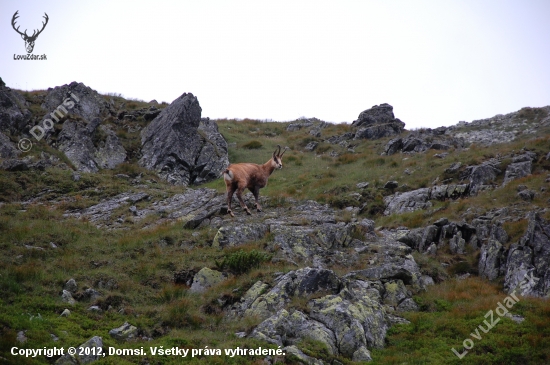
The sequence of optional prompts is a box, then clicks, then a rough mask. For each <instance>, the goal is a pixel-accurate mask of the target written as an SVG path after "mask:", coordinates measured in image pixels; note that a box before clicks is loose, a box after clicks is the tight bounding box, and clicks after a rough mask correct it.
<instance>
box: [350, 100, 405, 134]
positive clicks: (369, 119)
mask: <svg viewBox="0 0 550 365" xmlns="http://www.w3.org/2000/svg"><path fill="white" fill-rule="evenodd" d="M352 126H354V127H357V130H356V132H355V139H378V138H383V137H390V136H394V135H397V134H400V133H401V132H403V130H404V128H405V123H403V122H402V121H400V120H399V119H397V118H395V116H394V115H393V107H392V106H391V105H389V104H380V105H375V106H373V107H372V108H370V109H367V110H365V111H363V112H361V114H359V117H358V118H357V120H355V121H354V122H353V123H352Z"/></svg>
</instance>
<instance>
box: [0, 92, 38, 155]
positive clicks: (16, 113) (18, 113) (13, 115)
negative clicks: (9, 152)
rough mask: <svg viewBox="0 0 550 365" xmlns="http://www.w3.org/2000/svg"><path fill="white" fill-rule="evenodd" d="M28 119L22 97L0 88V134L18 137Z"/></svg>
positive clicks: (25, 104) (29, 116) (27, 110)
mask: <svg viewBox="0 0 550 365" xmlns="http://www.w3.org/2000/svg"><path fill="white" fill-rule="evenodd" d="M30 119H31V112H30V111H29V109H28V103H27V101H26V100H25V98H24V97H23V95H21V94H20V93H19V92H17V91H15V90H12V89H10V88H9V87H5V86H2V87H0V132H4V133H8V134H12V135H18V134H19V133H20V132H22V131H23V130H24V129H25V126H26V125H27V123H28V122H29V121H30ZM12 157H14V156H12Z"/></svg>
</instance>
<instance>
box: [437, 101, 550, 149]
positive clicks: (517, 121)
mask: <svg viewBox="0 0 550 365" xmlns="http://www.w3.org/2000/svg"><path fill="white" fill-rule="evenodd" d="M549 111H550V107H548V106H546V107H543V108H524V109H522V110H519V111H516V112H513V113H509V114H505V115H502V114H499V115H496V116H494V117H492V118H487V119H480V120H474V121H473V122H471V123H465V122H461V123H459V124H458V125H457V126H453V127H449V132H448V133H450V134H452V135H454V136H455V137H460V138H464V140H465V141H466V142H467V143H475V144H477V145H482V146H490V145H493V144H495V143H507V142H511V141H514V140H516V139H517V138H519V137H522V136H525V135H536V134H537V133H539V132H540V127H542V126H544V125H545V123H547V119H545V118H540V117H535V118H525V117H524V114H525V112H527V114H536V113H537V112H540V113H539V115H543V114H546V115H547V114H548V112H549ZM532 112H535V113H532Z"/></svg>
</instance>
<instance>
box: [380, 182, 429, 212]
mask: <svg viewBox="0 0 550 365" xmlns="http://www.w3.org/2000/svg"><path fill="white" fill-rule="evenodd" d="M429 199H430V189H429V188H422V189H417V190H412V191H407V192H405V193H395V194H394V195H390V196H386V197H384V203H385V204H386V209H385V210H384V215H390V214H394V213H405V212H412V211H415V210H419V209H427V208H430V207H431V206H432V203H431V202H430V201H429Z"/></svg>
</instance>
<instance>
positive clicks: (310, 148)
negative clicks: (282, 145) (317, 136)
mask: <svg viewBox="0 0 550 365" xmlns="http://www.w3.org/2000/svg"><path fill="white" fill-rule="evenodd" d="M318 145H319V142H315V141H313V142H309V143H308V144H307V145H306V146H305V147H304V150H305V151H308V152H312V151H314V150H315V149H316V148H317V146H318Z"/></svg>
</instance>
